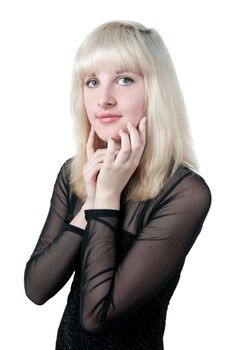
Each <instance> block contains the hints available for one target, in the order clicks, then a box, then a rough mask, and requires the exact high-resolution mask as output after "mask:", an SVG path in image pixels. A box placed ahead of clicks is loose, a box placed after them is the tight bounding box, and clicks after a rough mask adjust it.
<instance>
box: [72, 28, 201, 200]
mask: <svg viewBox="0 0 233 350" xmlns="http://www.w3.org/2000/svg"><path fill="white" fill-rule="evenodd" d="M105 64H108V65H109V64H110V65H111V67H113V69H119V70H123V71H131V72H136V73H138V74H141V75H142V76H143V77H144V83H145V91H146V96H147V101H146V105H147V108H146V116H147V138H146V140H147V142H146V146H145V148H144V152H143V155H142V157H141V160H140V163H139V166H138V167H137V168H136V170H135V172H134V173H133V175H132V176H131V178H130V180H129V182H128V184H127V185H126V187H125V189H124V191H125V194H124V196H125V200H134V201H146V200H148V199H151V198H153V197H154V196H156V195H157V194H158V193H159V191H160V190H161V189H162V188H163V186H164V185H165V183H166V182H167V181H168V179H169V178H170V177H171V176H172V175H173V174H174V173H175V172H176V170H177V168H178V167H179V166H180V165H183V166H186V167H188V168H189V169H191V170H193V171H198V168H199V165H198V162H197V160H196V158H195V154H194V151H193V147H192V142H193V141H192V137H191V133H190V127H189V123H188V120H187V113H186V108H185V104H184V100H183V96H182V92H181V89H180V86H179V82H178V79H177V76H176V72H175V69H174V66H173V62H172V59H171V57H170V54H169V52H168V50H167V48H166V46H165V44H164V42H163V40H162V38H161V37H160V35H159V33H158V32H157V31H156V30H155V29H153V28H145V27H144V26H143V25H142V24H140V23H137V22H132V21H111V22H107V23H104V24H102V25H100V26H99V27H97V28H96V29H94V30H93V31H92V32H91V33H90V34H89V35H88V36H87V37H86V39H85V40H84V41H83V43H82V44H81V46H80V47H79V49H78V51H77V53H76V56H75V61H74V67H73V76H72V87H71V113H72V115H73V117H74V138H75V142H76V154H75V156H74V157H73V158H72V160H71V162H70V185H71V187H72V190H73V192H74V193H75V194H76V195H77V196H78V197H80V198H82V199H83V200H84V201H85V200H86V190H85V185H84V179H83V172H82V171H83V166H84V164H85V163H86V162H87V156H86V142H87V139H88V135H89V132H90V128H91V125H90V122H89V120H88V117H87V114H86V111H85V108H84V101H83V80H84V77H85V76H86V75H89V74H90V73H92V72H94V71H95V70H96V69H97V68H98V67H99V66H100V65H101V66H103V65H105ZM96 137H97V142H96V145H95V147H96V148H95V149H98V148H105V142H103V141H102V140H101V139H100V138H99V137H98V136H97V135H96ZM126 190H127V191H126Z"/></svg>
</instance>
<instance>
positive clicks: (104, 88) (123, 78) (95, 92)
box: [83, 67, 145, 149]
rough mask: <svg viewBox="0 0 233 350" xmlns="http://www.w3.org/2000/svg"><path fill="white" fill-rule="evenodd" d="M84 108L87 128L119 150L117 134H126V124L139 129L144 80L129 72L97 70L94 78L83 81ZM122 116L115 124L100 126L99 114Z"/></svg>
mask: <svg viewBox="0 0 233 350" xmlns="http://www.w3.org/2000/svg"><path fill="white" fill-rule="evenodd" d="M83 96H84V105H85V109H86V112H87V116H88V119H89V121H90V124H91V125H92V126H93V127H94V129H95V132H96V133H97V135H98V136H99V138H100V139H102V140H103V141H105V142H107V140H108V138H109V136H110V137H112V138H113V139H114V140H115V141H116V144H115V147H116V149H120V144H121V137H120V135H119V130H120V129H122V130H123V131H125V132H126V133H127V134H128V129H127V126H126V125H127V122H128V121H130V122H131V123H132V125H133V126H135V127H138V125H139V121H140V120H141V119H142V117H144V114H145V88H144V80H143V77H142V76H141V75H139V74H136V73H132V72H120V73H118V72H117V71H114V70H111V69H110V68H109V69H108V67H105V69H99V70H97V71H96V72H95V73H94V74H93V76H92V75H91V76H89V77H85V79H84V88H83ZM107 112H109V113H114V114H118V115H121V118H119V119H118V120H117V121H115V122H114V123H110V124H103V123H101V122H100V121H99V120H98V119H97V116H98V115H99V114H100V113H107Z"/></svg>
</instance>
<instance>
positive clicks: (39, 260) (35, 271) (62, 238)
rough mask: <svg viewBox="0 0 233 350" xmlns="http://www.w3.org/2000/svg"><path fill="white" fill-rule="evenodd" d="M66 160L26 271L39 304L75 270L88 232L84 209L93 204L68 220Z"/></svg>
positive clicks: (28, 291)
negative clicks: (79, 224)
mask: <svg viewBox="0 0 233 350" xmlns="http://www.w3.org/2000/svg"><path fill="white" fill-rule="evenodd" d="M67 162H68V161H66V162H65V163H64V164H63V166H62V167H61V169H60V171H59V174H58V176H57V179H56V182H55V185H54V189H53V194H52V198H51V204H50V209H49V213H48V216H47V219H46V221H45V224H44V227H43V229H42V232H41V234H40V237H39V239H38V242H37V244H36V247H35V249H34V251H33V253H32V255H31V257H30V259H29V261H28V262H27V264H26V268H25V272H24V286H25V292H26V295H27V296H28V298H29V299H31V300H32V301H33V302H34V303H36V304H38V305H41V304H44V303H45V302H46V301H47V300H48V299H50V298H51V297H52V296H54V295H55V294H56V293H57V292H58V291H59V290H60V289H61V288H62V287H63V286H64V285H65V283H66V282H67V281H68V279H69V278H70V277H71V275H72V273H73V272H74V269H75V266H76V262H77V258H78V256H79V254H80V252H81V242H82V237H83V235H84V232H85V229H84V226H85V222H84V210H85V209H87V208H90V207H88V206H83V207H82V210H81V211H80V212H79V213H78V215H77V217H75V218H74V219H73V221H72V223H70V224H69V223H68V222H67V221H66V217H67V214H68V206H69V201H68V190H69V189H68V181H67V171H66V170H67V169H66V167H67ZM76 222H79V223H82V224H81V227H76V226H77V225H76V226H75V223H76Z"/></svg>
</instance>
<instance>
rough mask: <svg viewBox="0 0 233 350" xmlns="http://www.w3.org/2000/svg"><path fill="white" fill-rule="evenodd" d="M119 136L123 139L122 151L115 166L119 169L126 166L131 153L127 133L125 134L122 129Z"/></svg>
mask: <svg viewBox="0 0 233 350" xmlns="http://www.w3.org/2000/svg"><path fill="white" fill-rule="evenodd" d="M119 135H120V137H121V149H120V152H119V153H118V156H117V158H116V160H115V166H118V167H119V166H120V165H122V164H124V163H125V162H126V161H127V160H128V158H129V155H130V152H131V148H130V140H129V135H128V134H127V133H126V132H124V131H123V130H122V129H120V131H119Z"/></svg>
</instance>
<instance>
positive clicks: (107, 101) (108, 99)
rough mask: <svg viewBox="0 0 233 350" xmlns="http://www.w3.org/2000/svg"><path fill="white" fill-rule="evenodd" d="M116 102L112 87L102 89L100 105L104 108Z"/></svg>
mask: <svg viewBox="0 0 233 350" xmlns="http://www.w3.org/2000/svg"><path fill="white" fill-rule="evenodd" d="M115 104H116V99H115V97H114V96H113V94H112V93H111V91H110V89H102V91H101V92H100V95H99V99H98V106H99V107H102V108H109V107H111V106H114V105H115Z"/></svg>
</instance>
